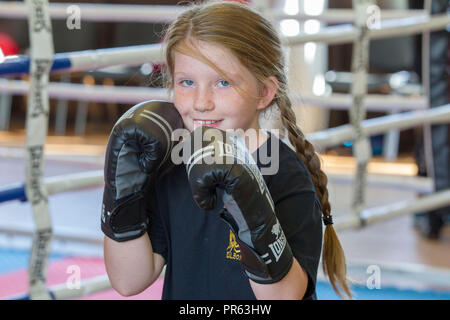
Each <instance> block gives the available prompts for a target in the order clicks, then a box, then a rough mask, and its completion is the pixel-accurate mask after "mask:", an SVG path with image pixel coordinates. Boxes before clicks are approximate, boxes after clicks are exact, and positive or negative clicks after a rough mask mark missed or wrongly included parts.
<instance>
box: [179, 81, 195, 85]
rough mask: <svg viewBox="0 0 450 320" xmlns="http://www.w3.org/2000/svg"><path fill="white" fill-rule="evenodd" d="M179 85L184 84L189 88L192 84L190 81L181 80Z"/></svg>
mask: <svg viewBox="0 0 450 320" xmlns="http://www.w3.org/2000/svg"><path fill="white" fill-rule="evenodd" d="M180 83H181V84H185V85H187V86H191V85H192V84H193V81H192V80H181V81H180Z"/></svg>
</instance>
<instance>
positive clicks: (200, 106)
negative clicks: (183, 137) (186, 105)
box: [194, 88, 214, 112]
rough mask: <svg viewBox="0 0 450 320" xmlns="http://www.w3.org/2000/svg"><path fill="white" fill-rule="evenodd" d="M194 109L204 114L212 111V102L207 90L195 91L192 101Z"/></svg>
mask: <svg viewBox="0 0 450 320" xmlns="http://www.w3.org/2000/svg"><path fill="white" fill-rule="evenodd" d="M194 109H195V111H199V112H206V111H211V110H213V109H214V102H213V100H212V94H211V92H210V90H209V89H207V88H206V89H199V90H198V91H197V93H196V97H195V101H194Z"/></svg>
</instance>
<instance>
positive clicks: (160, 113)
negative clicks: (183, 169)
mask: <svg viewBox="0 0 450 320" xmlns="http://www.w3.org/2000/svg"><path fill="white" fill-rule="evenodd" d="M182 127H183V120H182V118H181V116H180V114H179V113H178V111H177V110H176V109H175V106H174V105H173V104H172V103H169V102H165V101H147V102H142V103H140V104H138V105H136V106H134V107H132V108H130V109H129V110H128V111H127V112H126V113H124V114H123V115H122V116H121V117H120V119H119V120H118V121H117V123H116V124H115V125H114V128H113V129H112V131H111V134H110V136H109V140H108V145H107V148H106V157H105V168H104V170H105V174H104V178H105V188H104V192H103V205H102V214H101V229H102V231H103V233H104V234H105V235H106V236H108V237H109V238H111V239H113V240H116V241H119V242H122V241H128V240H132V239H136V238H138V237H140V236H142V235H143V234H144V233H145V232H146V231H147V226H148V219H149V218H148V216H147V213H146V209H145V204H144V193H145V190H146V188H147V187H148V186H149V185H151V184H152V181H153V180H154V179H155V178H156V175H157V173H158V172H160V171H161V170H163V169H164V168H165V167H167V165H168V163H169V162H170V161H169V160H170V153H171V150H172V147H173V142H172V132H173V131H174V130H175V129H177V128H182Z"/></svg>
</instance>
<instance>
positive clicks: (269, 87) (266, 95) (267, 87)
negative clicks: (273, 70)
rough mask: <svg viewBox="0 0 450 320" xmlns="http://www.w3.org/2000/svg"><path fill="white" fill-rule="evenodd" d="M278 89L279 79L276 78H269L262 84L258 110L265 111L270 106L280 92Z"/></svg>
mask: <svg viewBox="0 0 450 320" xmlns="http://www.w3.org/2000/svg"><path fill="white" fill-rule="evenodd" d="M278 88H279V85H278V79H277V78H276V77H275V76H270V77H268V78H267V79H266V80H265V81H264V82H263V83H262V87H261V96H260V100H259V104H258V110H263V109H265V108H267V107H268V106H269V105H270V103H271V102H272V100H273V99H274V97H275V95H276V93H277V91H278Z"/></svg>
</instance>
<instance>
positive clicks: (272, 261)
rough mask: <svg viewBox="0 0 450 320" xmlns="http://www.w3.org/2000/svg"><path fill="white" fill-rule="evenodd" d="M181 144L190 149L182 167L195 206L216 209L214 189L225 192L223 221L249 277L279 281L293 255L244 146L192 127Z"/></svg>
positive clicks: (215, 131) (216, 132) (209, 130)
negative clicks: (229, 228)
mask: <svg viewBox="0 0 450 320" xmlns="http://www.w3.org/2000/svg"><path fill="white" fill-rule="evenodd" d="M185 143H186V144H188V148H187V150H188V151H191V152H190V157H189V159H188V160H187V161H186V169H187V174H188V179H189V183H190V186H191V190H192V194H193V197H194V200H195V202H196V203H197V205H198V206H199V207H200V208H202V209H204V210H210V209H214V208H215V206H216V200H217V195H218V192H217V191H218V189H219V190H220V189H223V195H222V199H223V203H224V209H223V210H222V212H221V218H222V219H223V220H224V221H225V222H227V223H228V225H229V226H230V227H231V229H232V230H233V232H234V234H235V235H236V239H237V241H238V243H239V246H240V249H241V263H242V265H243V267H244V269H245V272H246V274H247V276H248V277H249V278H250V279H252V280H253V281H255V282H258V283H273V282H277V281H279V280H281V279H282V278H283V277H284V276H285V275H286V274H287V273H288V272H289V270H290V268H291V266H292V263H293V255H292V251H291V248H290V246H289V244H288V243H287V241H286V237H285V235H284V232H283V230H282V228H281V225H280V223H279V222H278V219H277V217H276V215H275V208H274V204H273V200H272V197H271V196H270V193H269V190H268V189H267V186H266V184H265V181H264V179H263V177H262V175H261V173H260V171H259V168H258V166H257V165H256V163H255V161H254V159H253V158H252V156H251V154H250V152H249V151H248V149H247V148H246V146H245V144H244V143H243V142H242V140H240V139H239V138H238V137H236V136H234V135H231V134H229V133H226V132H224V131H221V130H219V129H213V128H208V127H199V128H197V129H195V130H194V131H193V132H192V133H191V135H190V136H189V139H187V140H186V141H185ZM185 148H186V147H185ZM183 150H185V149H183ZM185 160H186V158H185Z"/></svg>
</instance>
